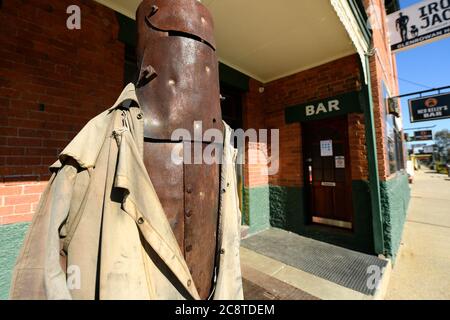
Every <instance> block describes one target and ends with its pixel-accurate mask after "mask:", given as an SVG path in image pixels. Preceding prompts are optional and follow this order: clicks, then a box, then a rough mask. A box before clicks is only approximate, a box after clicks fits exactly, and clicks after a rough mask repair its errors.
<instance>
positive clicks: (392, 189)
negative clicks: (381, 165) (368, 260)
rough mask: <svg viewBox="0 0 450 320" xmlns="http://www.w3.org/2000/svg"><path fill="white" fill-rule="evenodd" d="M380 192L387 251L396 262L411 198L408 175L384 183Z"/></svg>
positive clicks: (402, 174) (401, 174) (401, 175)
mask: <svg viewBox="0 0 450 320" xmlns="http://www.w3.org/2000/svg"><path fill="white" fill-rule="evenodd" d="M380 192H381V206H382V214H383V232H384V246H385V251H386V255H387V256H389V257H391V258H393V259H392V260H393V261H395V257H396V255H397V252H398V249H399V247H400V242H401V238H402V234H403V227H404V224H405V220H406V214H407V212H408V205H409V200H410V198H411V189H410V187H409V182H408V176H407V174H404V173H397V175H396V176H395V177H394V178H392V179H390V180H388V181H382V182H381V183H380Z"/></svg>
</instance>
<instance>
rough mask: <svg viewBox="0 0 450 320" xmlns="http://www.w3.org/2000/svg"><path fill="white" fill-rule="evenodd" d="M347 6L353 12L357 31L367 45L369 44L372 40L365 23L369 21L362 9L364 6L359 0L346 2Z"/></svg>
mask: <svg viewBox="0 0 450 320" xmlns="http://www.w3.org/2000/svg"><path fill="white" fill-rule="evenodd" d="M348 4H349V6H350V9H351V10H352V12H353V15H354V16H355V18H356V22H357V23H358V26H359V29H360V30H361V33H362V35H363V37H364V40H365V41H366V43H367V45H369V44H370V39H371V38H372V31H371V29H370V28H369V26H368V23H367V21H369V19H368V17H367V14H366V11H365V9H364V4H363V3H362V1H361V0H348Z"/></svg>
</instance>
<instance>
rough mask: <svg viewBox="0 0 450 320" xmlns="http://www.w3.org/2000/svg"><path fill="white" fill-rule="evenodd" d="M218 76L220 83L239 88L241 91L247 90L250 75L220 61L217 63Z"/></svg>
mask: <svg viewBox="0 0 450 320" xmlns="http://www.w3.org/2000/svg"><path fill="white" fill-rule="evenodd" d="M219 77H220V82H221V83H222V84H225V85H227V86H230V87H233V88H236V89H239V90H241V91H243V92H247V91H248V90H249V81H250V77H249V76H247V75H245V74H243V73H242V72H240V71H238V70H236V69H233V68H231V67H230V66H227V65H226V64H223V63H221V62H220V63H219Z"/></svg>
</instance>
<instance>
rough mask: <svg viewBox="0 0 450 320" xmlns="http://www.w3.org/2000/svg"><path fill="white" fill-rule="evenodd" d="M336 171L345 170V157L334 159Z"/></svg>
mask: <svg viewBox="0 0 450 320" xmlns="http://www.w3.org/2000/svg"><path fill="white" fill-rule="evenodd" d="M334 161H335V167H336V169H345V157H342V156H336V157H334Z"/></svg>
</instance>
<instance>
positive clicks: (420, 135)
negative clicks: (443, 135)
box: [414, 130, 433, 141]
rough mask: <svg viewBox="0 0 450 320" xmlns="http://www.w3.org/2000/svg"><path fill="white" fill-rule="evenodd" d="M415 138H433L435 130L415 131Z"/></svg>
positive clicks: (425, 139) (420, 139)
mask: <svg viewBox="0 0 450 320" xmlns="http://www.w3.org/2000/svg"><path fill="white" fill-rule="evenodd" d="M414 140H415V141H428V140H433V131H431V130H422V131H415V132H414Z"/></svg>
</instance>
